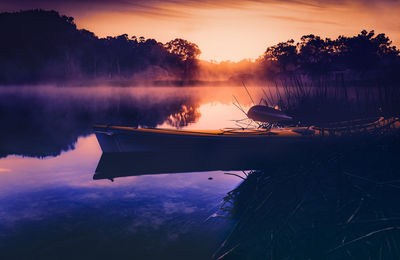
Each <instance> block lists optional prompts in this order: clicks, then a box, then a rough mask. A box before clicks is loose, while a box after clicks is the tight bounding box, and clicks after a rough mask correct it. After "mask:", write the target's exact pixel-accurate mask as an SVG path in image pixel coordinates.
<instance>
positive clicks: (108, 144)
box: [95, 126, 316, 153]
mask: <svg viewBox="0 0 400 260" xmlns="http://www.w3.org/2000/svg"><path fill="white" fill-rule="evenodd" d="M95 134H96V137H97V139H98V141H99V144H100V146H101V149H102V150H103V152H105V153H117V152H154V151H182V150H188V151H193V150H196V151H205V152H206V151H210V150H212V151H214V152H226V151H230V152H232V151H235V152H243V151H252V152H261V151H262V152H269V153H280V152H288V151H290V150H293V151H296V150H298V149H299V148H306V147H308V146H309V145H310V144H311V143H313V141H315V139H316V137H315V136H307V135H304V134H299V133H295V132H291V133H290V134H288V133H285V134H279V133H267V132H263V131H258V132H251V133H246V132H243V133H237V132H235V133H229V132H225V133H224V132H218V131H217V132H190V131H179V130H163V129H133V128H128V127H126V128H124V127H99V126H97V127H95Z"/></svg>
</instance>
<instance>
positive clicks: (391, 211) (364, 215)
mask: <svg viewBox="0 0 400 260" xmlns="http://www.w3.org/2000/svg"><path fill="white" fill-rule="evenodd" d="M399 156H400V135H399V134H398V133H397V132H396V133H391V134H390V135H385V136H382V137H381V138H377V139H368V140H366V141H364V142H363V143H359V144H357V145H352V146H351V147H349V146H345V147H344V146H343V145H342V144H338V145H337V146H332V147H331V149H330V150H329V151H328V150H320V151H315V152H314V153H310V154H299V155H296V156H295V157H291V158H282V159H281V160H279V161H276V162H275V163H273V164H271V165H270V166H269V167H268V169H259V170H255V171H252V172H251V173H250V174H249V176H248V177H247V178H246V180H244V181H243V183H242V184H241V185H239V186H238V187H237V188H236V189H234V190H233V191H231V192H230V193H229V194H228V195H227V196H226V198H225V199H224V201H225V203H224V205H223V209H225V210H226V211H228V212H229V215H230V216H231V217H232V218H233V219H235V220H236V221H237V222H236V225H235V227H234V229H233V230H232V232H231V234H230V235H229V237H228V238H227V239H226V241H225V242H224V243H223V244H222V245H221V247H220V249H219V250H218V251H217V252H216V254H215V256H214V258H215V259H399V258H400V204H399V202H400V199H399V198H400V176H399V174H398V173H399V169H398V158H400V157H399Z"/></svg>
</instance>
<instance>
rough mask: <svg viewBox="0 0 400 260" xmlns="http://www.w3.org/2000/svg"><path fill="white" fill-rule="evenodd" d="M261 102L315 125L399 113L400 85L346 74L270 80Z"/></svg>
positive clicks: (302, 122)
mask: <svg viewBox="0 0 400 260" xmlns="http://www.w3.org/2000/svg"><path fill="white" fill-rule="evenodd" d="M261 101H262V102H264V103H265V104H267V105H268V106H271V107H275V106H277V107H278V108H279V109H281V110H283V111H285V112H286V113H288V114H289V115H291V116H293V117H294V119H295V121H294V123H295V124H299V125H313V124H323V123H328V122H335V121H346V120H352V119H360V118H368V117H379V116H384V117H393V116H399V115H400V87H398V85H396V84H393V83H392V82H385V81H371V82H349V81H345V80H344V79H343V76H340V75H336V77H334V78H329V77H319V78H315V79H305V78H302V77H298V76H293V77H291V78H285V79H281V80H280V81H276V82H273V83H269V84H268V86H267V88H265V89H263V97H262V98H261Z"/></svg>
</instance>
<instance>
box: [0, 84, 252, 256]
mask: <svg viewBox="0 0 400 260" xmlns="http://www.w3.org/2000/svg"><path fill="white" fill-rule="evenodd" d="M255 93H257V92H255ZM258 93H259V92H258ZM232 95H235V96H237V98H238V99H240V100H241V102H242V103H243V104H242V105H243V106H244V107H248V106H249V105H250V100H249V98H248V96H247V94H246V92H245V91H244V90H243V89H241V88H232V89H231V88H217V89H216V88H211V87H210V88H208V87H200V88H184V89H183V88H162V87H157V88H107V87H99V88H93V87H92V88H56V87H51V86H50V87H49V86H47V87H41V88H37V87H36V88H35V87H25V88H4V89H1V90H0V101H1V102H0V120H1V121H2V122H4V124H3V125H2V127H1V130H0V132H1V137H0V154H1V156H2V158H1V159H0V258H1V259H26V258H30V259H78V258H84V259H106V258H118V259H128V258H129V259H160V258H163V259H165V258H171V259H188V258H190V259H207V258H209V257H210V256H211V255H212V254H213V253H214V252H215V251H216V249H217V248H218V247H219V245H220V243H222V241H223V240H224V239H225V236H226V235H227V234H228V233H229V230H230V229H231V227H232V222H231V221H228V220H226V219H223V218H216V217H210V216H212V215H213V214H215V213H216V212H218V209H219V206H220V204H221V200H222V198H223V197H224V196H225V195H226V193H227V192H229V191H230V190H232V189H233V188H234V187H236V186H237V185H238V184H239V183H240V181H241V179H240V178H237V177H235V176H231V175H226V174H224V172H222V171H213V172H187V173H176V174H174V173H170V174H157V175H142V176H130V177H123V178H116V179H114V181H113V182H112V181H110V180H107V179H105V180H93V174H94V172H95V169H96V166H97V164H98V162H99V159H100V157H101V154H102V153H101V149H100V147H99V145H98V143H97V140H96V138H95V136H94V134H93V132H92V126H93V124H96V123H97V124H121V125H132V126H147V127H173V128H176V127H179V128H187V129H217V128H223V127H229V126H234V122H233V121H231V120H232V119H240V118H242V117H243V114H242V112H241V111H240V110H238V109H237V108H236V107H235V106H233V105H232V101H233V97H232ZM255 95H257V94H255ZM178 160H179V158H178Z"/></svg>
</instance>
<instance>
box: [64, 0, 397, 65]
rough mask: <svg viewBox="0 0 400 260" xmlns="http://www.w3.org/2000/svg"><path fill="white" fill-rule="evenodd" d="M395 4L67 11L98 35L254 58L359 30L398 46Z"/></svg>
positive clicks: (208, 55) (174, 5) (165, 5)
mask: <svg viewBox="0 0 400 260" xmlns="http://www.w3.org/2000/svg"><path fill="white" fill-rule="evenodd" d="M115 5H117V4H115ZM397 7H398V8H400V3H391V4H381V5H380V4H379V3H375V5H374V6H372V5H369V4H368V5H367V4H364V3H361V2H345V3H343V4H341V5H339V4H334V3H326V4H322V3H320V2H316V3H314V4H312V3H302V2H292V1H289V2H278V1H265V2H263V1H261V2H258V1H257V2H256V1H254V2H253V1H244V2H238V3H231V2H230V3H229V4H227V2H226V3H225V4H222V3H215V4H211V3H208V2H202V1H200V2H198V3H195V2H190V3H185V2H179V1H167V2H157V5H155V6H154V7H153V9H151V7H140V6H139V7H138V6H135V7H132V8H131V9H130V8H128V7H126V8H125V9H123V10H121V9H122V7H121V6H120V7H119V9H118V8H117V7H114V8H110V9H105V8H103V9H99V10H97V11H85V12H83V11H79V10H75V11H74V10H67V11H66V12H65V14H66V15H69V16H73V17H75V22H76V23H77V25H78V27H79V28H85V29H88V30H90V31H93V32H94V33H95V34H96V35H98V36H99V37H106V36H116V35H121V34H124V33H126V34H128V35H129V36H132V35H135V36H138V37H139V36H144V37H145V38H154V39H156V40H157V41H160V42H163V43H165V42H168V41H170V40H173V39H175V38H183V39H186V40H188V41H191V42H193V43H196V44H197V45H198V46H199V48H200V50H201V51H202V54H201V55H200V59H202V60H208V61H211V60H213V61H217V62H221V61H226V60H230V61H235V62H237V61H240V60H243V59H256V58H258V57H259V56H261V55H262V54H263V53H264V52H265V50H266V48H267V47H269V46H272V45H275V44H277V43H279V42H282V41H286V40H289V39H294V40H295V41H299V40H300V37H301V36H303V35H307V34H315V35H319V36H321V37H323V38H325V37H330V38H336V37H337V36H339V35H346V36H353V35H356V34H358V33H359V32H360V31H361V30H363V29H366V30H375V31H376V32H377V33H381V32H384V33H386V34H387V35H388V36H389V37H390V38H391V39H392V40H393V43H394V44H395V45H396V44H398V43H400V27H398V26H397V25H398V23H399V18H398V16H397V11H396V10H398V8H397ZM60 12H62V10H60ZM382 13H384V14H385V15H384V16H382Z"/></svg>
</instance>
